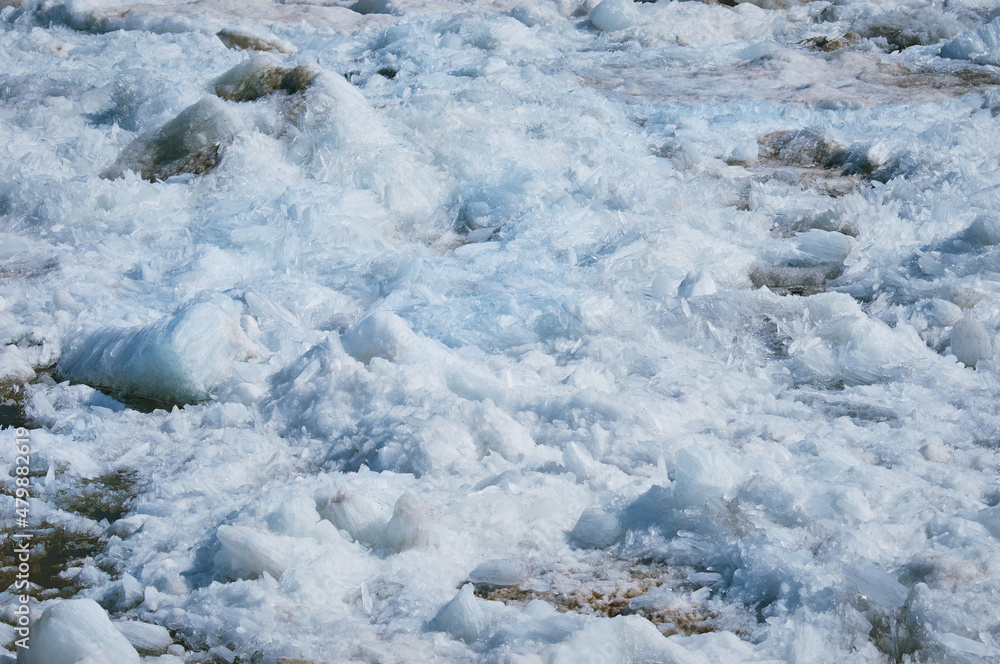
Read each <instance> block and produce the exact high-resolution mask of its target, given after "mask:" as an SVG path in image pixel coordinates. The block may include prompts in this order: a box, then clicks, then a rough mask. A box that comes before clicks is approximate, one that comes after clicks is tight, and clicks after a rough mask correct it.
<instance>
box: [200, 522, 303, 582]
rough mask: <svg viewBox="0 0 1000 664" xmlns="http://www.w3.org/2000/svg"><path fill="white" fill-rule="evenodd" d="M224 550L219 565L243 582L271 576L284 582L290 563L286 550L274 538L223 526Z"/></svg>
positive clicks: (250, 529) (220, 535) (221, 540)
mask: <svg viewBox="0 0 1000 664" xmlns="http://www.w3.org/2000/svg"><path fill="white" fill-rule="evenodd" d="M217 537H218V538H219V543H220V544H221V545H222V550H221V551H220V552H219V556H217V561H218V562H220V563H223V564H224V566H228V567H229V568H231V570H232V571H233V572H234V573H235V574H236V576H238V577H241V578H254V577H258V576H260V575H261V574H263V573H264V572H267V573H268V574H270V575H271V576H272V577H274V578H275V579H278V578H281V575H282V574H284V572H285V569H286V568H287V567H288V564H289V562H290V560H289V557H288V556H287V555H286V551H284V550H283V547H281V546H279V545H278V542H276V541H274V538H273V537H269V536H267V534H266V533H262V532H259V531H256V530H253V529H252V528H247V527H246V526H225V525H224V526H219V530H218V532H217Z"/></svg>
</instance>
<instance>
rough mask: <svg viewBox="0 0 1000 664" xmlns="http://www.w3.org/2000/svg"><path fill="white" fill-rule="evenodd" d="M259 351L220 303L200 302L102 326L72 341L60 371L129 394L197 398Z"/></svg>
mask: <svg viewBox="0 0 1000 664" xmlns="http://www.w3.org/2000/svg"><path fill="white" fill-rule="evenodd" d="M255 356H256V350H255V348H254V345H253V342H251V341H250V339H249V338H247V336H246V334H245V333H244V332H243V330H242V329H241V328H240V325H239V323H238V322H237V321H236V320H235V319H234V318H233V317H232V316H231V315H230V314H229V313H228V312H227V311H226V310H225V309H223V308H222V307H221V306H219V305H218V304H215V303H212V302H198V303H195V304H192V305H189V306H187V307H185V308H183V309H182V310H181V311H179V312H178V313H177V314H175V315H174V316H170V317H166V318H164V319H162V320H160V321H157V322H156V323H153V324H152V325H149V326H146V327H124V328H109V329H103V330H97V331H95V332H92V333H90V334H87V335H85V336H82V337H80V338H78V339H76V340H74V341H73V342H71V345H70V347H69V349H68V350H67V351H66V352H65V353H63V355H62V357H61V358H60V360H59V364H58V366H57V370H58V372H59V373H60V374H61V375H63V376H65V377H66V378H69V379H70V380H72V381H76V382H80V383H87V384H88V385H93V386H95V387H100V388H103V389H106V390H109V391H111V392H115V393H121V394H122V395H125V396H126V397H143V398H146V399H151V400H153V401H157V402H162V403H177V404H185V403H194V402H197V401H202V400H204V399H207V398H209V397H211V396H212V394H213V393H214V392H215V391H216V390H217V389H218V388H219V387H220V386H221V385H222V384H223V383H225V381H226V380H227V379H228V378H229V377H230V375H231V374H232V372H233V367H234V365H235V364H236V363H237V362H245V361H247V360H250V359H251V358H253V357H255Z"/></svg>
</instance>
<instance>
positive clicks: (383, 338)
mask: <svg viewBox="0 0 1000 664" xmlns="http://www.w3.org/2000/svg"><path fill="white" fill-rule="evenodd" d="M340 341H341V343H342V344H343V346H344V350H345V351H347V353H348V354H350V355H351V356H352V357H354V358H355V359H357V360H360V361H361V362H364V363H365V364H368V363H369V362H371V361H372V358H375V357H381V358H384V359H386V360H395V359H396V358H398V357H400V356H401V355H404V354H406V353H408V352H411V351H413V350H414V349H416V348H417V346H418V345H419V342H420V340H419V338H418V337H417V335H416V334H414V333H413V330H411V329H410V328H409V326H408V325H407V324H406V323H405V322H404V321H403V319H402V318H400V317H399V316H397V315H396V314H394V313H392V312H391V311H376V312H375V313H373V314H371V315H370V316H368V317H367V318H364V319H362V320H360V321H359V322H357V323H355V324H354V325H353V326H351V327H350V328H349V329H348V330H347V331H346V332H344V336H343V338H341V340H340Z"/></svg>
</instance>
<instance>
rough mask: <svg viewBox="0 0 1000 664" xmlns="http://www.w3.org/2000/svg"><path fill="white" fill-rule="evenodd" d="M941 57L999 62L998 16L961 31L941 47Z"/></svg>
mask: <svg viewBox="0 0 1000 664" xmlns="http://www.w3.org/2000/svg"><path fill="white" fill-rule="evenodd" d="M941 57H943V58H951V59H953V60H971V61H973V62H976V63H978V64H991V65H996V64H1000V18H994V19H993V20H992V21H990V22H989V23H986V24H984V25H981V26H979V27H978V28H976V29H975V30H970V31H969V32H965V33H962V34H961V35H959V36H958V37H956V38H955V39H953V40H951V41H950V42H948V43H947V44H945V45H944V46H942V47H941Z"/></svg>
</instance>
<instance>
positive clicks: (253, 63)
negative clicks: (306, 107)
mask: <svg viewBox="0 0 1000 664" xmlns="http://www.w3.org/2000/svg"><path fill="white" fill-rule="evenodd" d="M318 74H319V72H318V71H317V70H316V69H315V68H314V67H311V66H309V65H298V66H297V67H282V66H281V65H278V64H275V63H274V62H273V61H272V60H271V59H270V58H269V57H267V56H265V55H257V56H254V57H251V58H247V59H246V60H244V61H243V62H241V63H240V64H238V65H236V66H235V67H233V68H232V69H230V70H229V71H227V72H226V73H225V74H223V75H222V76H220V77H219V78H217V79H215V82H214V90H215V94H216V95H218V96H219V97H222V98H223V99H228V100H229V101H253V100H254V99H259V98H261V97H263V96H265V95H269V94H273V93H275V92H279V91H281V92H287V93H288V94H294V93H296V92H299V91H300V90H305V89H306V88H307V87H309V86H310V85H311V84H312V82H313V81H315V80H316V76H317V75H318Z"/></svg>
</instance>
